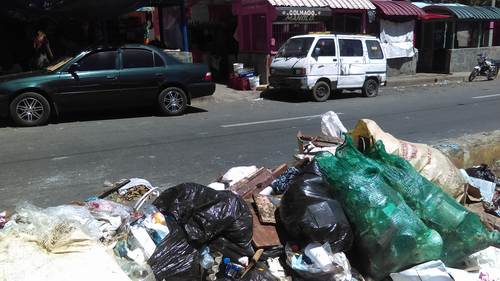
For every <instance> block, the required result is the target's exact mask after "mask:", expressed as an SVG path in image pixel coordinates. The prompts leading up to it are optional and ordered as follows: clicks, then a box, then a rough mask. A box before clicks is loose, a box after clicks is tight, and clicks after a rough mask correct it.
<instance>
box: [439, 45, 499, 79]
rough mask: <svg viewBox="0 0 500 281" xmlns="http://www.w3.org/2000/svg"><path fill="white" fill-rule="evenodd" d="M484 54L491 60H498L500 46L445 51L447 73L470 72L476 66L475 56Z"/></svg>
mask: <svg viewBox="0 0 500 281" xmlns="http://www.w3.org/2000/svg"><path fill="white" fill-rule="evenodd" d="M481 53H484V54H486V56H488V57H489V58H492V59H497V60H498V59H500V46H496V47H483V48H463V49H453V50H447V56H448V58H449V62H450V69H449V72H450V73H453V72H470V71H472V69H473V68H474V66H475V65H476V64H477V55H478V54H481Z"/></svg>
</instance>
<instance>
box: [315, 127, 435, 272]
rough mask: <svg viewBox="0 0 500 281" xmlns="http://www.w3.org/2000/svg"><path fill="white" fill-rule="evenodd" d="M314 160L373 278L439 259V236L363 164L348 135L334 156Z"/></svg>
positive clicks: (376, 170)
mask: <svg viewBox="0 0 500 281" xmlns="http://www.w3.org/2000/svg"><path fill="white" fill-rule="evenodd" d="M315 159H316V160H317V161H318V164H319V167H320V170H321V172H322V174H323V176H324V177H325V178H326V180H327V181H328V182H329V183H330V184H331V186H332V189H333V193H334V195H335V198H336V199H337V200H339V201H340V202H341V203H342V205H343V207H344V210H345V212H346V215H347V217H348V218H349V221H350V222H351V224H352V225H353V229H354V232H355V236H356V238H355V242H354V245H355V247H356V248H357V250H358V252H360V253H361V254H362V255H363V257H361V258H362V259H364V263H365V268H364V269H365V270H366V271H367V272H368V273H369V274H370V275H371V276H373V277H374V278H375V279H381V278H383V277H385V276H387V275H388V274H389V273H391V272H398V271H400V270H401V269H403V268H405V267H408V266H411V265H414V264H419V263H422V262H425V261H429V260H434V259H438V258H439V257H440V256H441V251H442V243H443V241H442V239H441V236H440V235H439V233H437V232H436V231H435V230H433V229H430V228H428V227H427V226H426V225H425V224H424V223H423V222H422V221H421V220H420V219H419V218H418V216H417V215H416V214H415V213H414V212H413V211H412V210H411V209H410V207H409V206H408V205H407V204H406V203H405V202H404V200H403V198H402V197H401V195H399V194H398V193H397V192H395V191H394V190H393V189H392V188H391V187H389V186H388V185H387V183H386V181H385V180H384V179H383V178H382V174H381V171H380V170H379V169H377V168H376V167H375V166H373V165H368V164H367V162H366V160H367V158H366V157H365V156H364V155H363V154H361V153H360V152H359V151H357V149H356V148H355V147H354V146H353V145H352V140H351V139H350V138H349V137H347V138H346V142H345V143H344V145H342V146H340V147H339V148H338V149H337V152H336V154H335V155H333V154H331V153H321V154H319V155H318V156H316V158H315Z"/></svg>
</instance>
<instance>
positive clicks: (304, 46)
mask: <svg viewBox="0 0 500 281" xmlns="http://www.w3.org/2000/svg"><path fill="white" fill-rule="evenodd" d="M313 41H314V37H300V38H291V39H288V41H286V43H285V44H284V45H283V46H282V47H281V48H280V49H279V51H278V54H277V57H305V56H306V55H307V52H309V49H310V48H311V44H312V42H313Z"/></svg>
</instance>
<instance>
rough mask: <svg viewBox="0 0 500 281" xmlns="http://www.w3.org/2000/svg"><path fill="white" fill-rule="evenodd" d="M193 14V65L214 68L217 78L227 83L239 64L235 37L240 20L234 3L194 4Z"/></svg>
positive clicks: (211, 2)
mask: <svg viewBox="0 0 500 281" xmlns="http://www.w3.org/2000/svg"><path fill="white" fill-rule="evenodd" d="M188 11H189V12H188V14H189V25H188V31H189V46H190V49H189V50H190V51H191V53H192V56H193V62H195V63H204V64H207V65H209V66H210V69H211V71H212V75H213V78H214V79H215V80H216V81H218V82H225V81H226V80H227V78H228V76H229V73H230V72H231V71H232V64H233V63H234V62H236V56H237V54H238V42H237V41H236V39H235V37H234V34H235V32H236V27H237V20H236V17H235V16H233V14H232V5H231V2H228V1H224V0H211V1H197V2H196V3H191V4H190V6H189V9H188Z"/></svg>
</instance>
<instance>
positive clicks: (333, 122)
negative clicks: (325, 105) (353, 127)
mask: <svg viewBox="0 0 500 281" xmlns="http://www.w3.org/2000/svg"><path fill="white" fill-rule="evenodd" d="M321 132H322V133H323V135H326V136H329V137H335V138H340V137H342V135H343V134H345V133H347V129H346V128H345V127H344V124H342V121H340V119H339V116H338V115H337V113H335V112H333V111H328V112H326V113H325V114H323V115H321Z"/></svg>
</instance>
